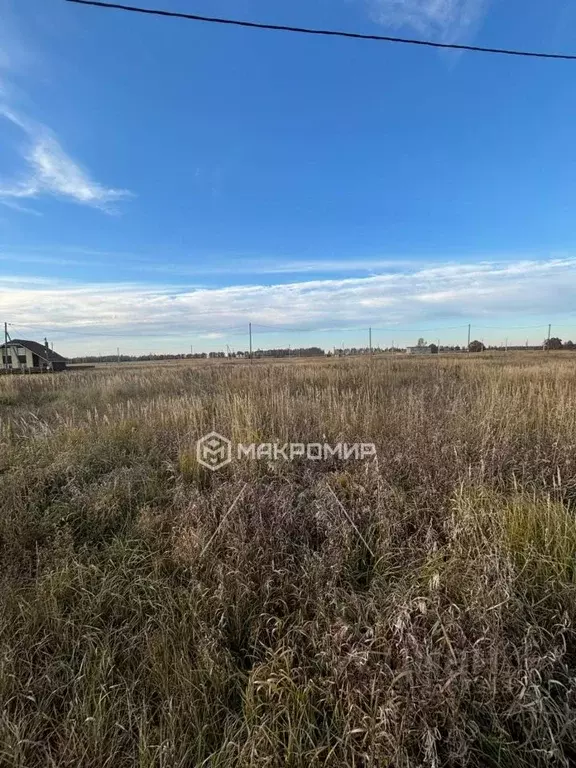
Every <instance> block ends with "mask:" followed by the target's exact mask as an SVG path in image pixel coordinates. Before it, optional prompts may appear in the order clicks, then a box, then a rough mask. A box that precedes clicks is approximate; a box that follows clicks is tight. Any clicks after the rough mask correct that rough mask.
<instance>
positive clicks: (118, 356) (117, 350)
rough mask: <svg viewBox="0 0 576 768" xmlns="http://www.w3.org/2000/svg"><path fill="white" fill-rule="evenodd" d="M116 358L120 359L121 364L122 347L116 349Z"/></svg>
mask: <svg viewBox="0 0 576 768" xmlns="http://www.w3.org/2000/svg"><path fill="white" fill-rule="evenodd" d="M116 357H117V358H118V362H120V347H116Z"/></svg>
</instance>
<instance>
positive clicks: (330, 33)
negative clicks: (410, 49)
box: [66, 0, 576, 61]
mask: <svg viewBox="0 0 576 768" xmlns="http://www.w3.org/2000/svg"><path fill="white" fill-rule="evenodd" d="M66 2H68V3H77V4H79V5H92V6H95V7H96V8H109V9H113V10H118V11H129V12H132V13H144V14H147V15H149V16H164V17H169V18H174V19H187V20H188V21H201V22H205V23H207V24H226V25H228V26H234V27H247V28H249V29H266V30H273V31H277V32H295V33H298V34H301V35H321V36H324V37H345V38H351V39H353V40H374V41H376V42H382V43H401V44H403V45H420V46H424V47H427V48H444V49H449V50H455V51H474V52H476V53H493V54H500V55H503V56H524V57H529V58H534V59H562V60H564V61H576V54H568V53H546V52H542V51H522V50H514V49H511V48H487V47H484V46H480V45H461V44H458V43H439V42H436V41H433V40H418V39H413V38H407V37H392V36H390V35H369V34H363V33H361V32H346V31H344V30H337V29H315V28H311V27H293V26H287V25H284V24H265V23H263V22H256V21H242V20H240V19H222V18H219V17H214V16H200V15H198V14H196V13H182V12H179V11H166V10H161V9H158V8H141V7H140V6H135V5H123V4H120V3H102V2H100V1H99V0H66Z"/></svg>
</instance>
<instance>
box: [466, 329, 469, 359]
mask: <svg viewBox="0 0 576 768" xmlns="http://www.w3.org/2000/svg"><path fill="white" fill-rule="evenodd" d="M466 351H467V352H470V323H468V346H467V347H466Z"/></svg>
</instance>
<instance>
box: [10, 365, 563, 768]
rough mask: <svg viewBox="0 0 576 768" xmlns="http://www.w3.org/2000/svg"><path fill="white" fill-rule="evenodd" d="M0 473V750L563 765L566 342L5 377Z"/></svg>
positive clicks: (195, 761)
mask: <svg viewBox="0 0 576 768" xmlns="http://www.w3.org/2000/svg"><path fill="white" fill-rule="evenodd" d="M212 429H216V430H217V431H219V432H221V433H222V434H223V435H226V436H228V437H229V438H231V439H232V440H234V441H238V442H243V443H250V442H257V441H264V442H276V441H277V442H281V443H283V442H288V441H293V442H329V443H336V442H338V441H343V442H347V443H353V442H355V441H360V442H374V443H375V444H376V445H377V449H378V456H377V459H376V460H370V461H341V460H338V459H333V460H331V461H328V462H303V461H296V462H292V463H290V462H276V463H273V464H272V463H269V462H267V461H249V460H243V461H238V460H236V461H233V462H232V463H231V464H230V465H229V466H228V467H225V468H223V469H221V470H219V471H217V472H210V471H208V470H206V469H204V468H203V467H202V466H200V465H199V464H198V462H197V460H196V456H195V441H196V439H197V438H199V437H200V436H201V435H203V434H205V433H207V432H209V431H210V430H212ZM0 483H1V492H0V552H1V558H2V567H1V571H0V576H1V584H0V622H1V623H0V665H1V666H0V765H1V766H21V767H22V768H24V767H26V768H40V767H41V768H50V767H51V766H58V767H59V768H60V767H68V766H69V767H70V768H78V767H79V766H82V767H84V766H86V767H87V766H90V767H91V768H92V767H93V768H104V766H109V767H110V768H124V766H142V768H152V767H153V766H154V768H156V767H158V768H160V767H162V768H188V767H189V768H193V767H194V768H195V767H196V766H213V767H219V768H229V767H231V766H258V767H262V768H263V767H264V766H266V767H267V768H268V767H270V768H276V766H278V767H280V766H285V767H286V766H288V767H293V768H296V767H297V766H298V767H299V766H302V767H305V768H314V767H316V766H334V768H343V767H346V766H355V767H357V768H369V767H374V768H376V767H378V768H380V767H381V766H389V767H390V768H408V767H412V766H429V767H430V768H434V767H435V766H438V767H440V766H454V768H457V767H460V766H478V767H480V766H540V765H541V766H563V765H565V766H571V765H574V764H575V761H576V747H575V746H574V745H575V744H576V629H575V625H574V620H575V615H576V559H575V557H576V520H575V513H576V355H571V354H569V353H559V354H557V355H556V354H554V353H549V354H544V353H531V354H523V353H518V354H510V355H504V354H501V355H495V356H490V355H487V354H486V355H479V356H470V357H469V358H468V357H465V356H462V357H458V358H456V357H453V358H448V357H446V358H444V357H440V358H428V359H407V358H404V357H403V358H400V357H396V358H381V359H374V360H368V359H362V358H358V359H353V360H333V361H315V362H295V361H292V362H287V363H260V362H258V363H255V364H254V365H249V364H247V363H234V364H228V363H213V364H212V363H208V364H202V363H198V364H194V363H189V364H186V363H182V364H177V365H165V366H157V367H153V366H134V367H132V366H130V365H125V366H122V365H120V366H116V367H114V366H111V367H108V368H99V369H95V370H93V371H83V372H76V373H69V374H61V375H54V376H50V375H45V376H30V377H28V376H4V377H1V378H0Z"/></svg>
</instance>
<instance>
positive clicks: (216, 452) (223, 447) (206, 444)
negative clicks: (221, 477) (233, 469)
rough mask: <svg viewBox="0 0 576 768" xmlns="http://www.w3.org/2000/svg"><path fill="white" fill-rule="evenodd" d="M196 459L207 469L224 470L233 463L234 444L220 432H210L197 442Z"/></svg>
mask: <svg viewBox="0 0 576 768" xmlns="http://www.w3.org/2000/svg"><path fill="white" fill-rule="evenodd" d="M196 458H197V459H198V463H199V464H202V466H203V467H206V469H211V470H212V471H215V470H216V469H222V467H225V466H226V464H230V462H231V461H232V443H231V442H230V440H228V438H226V437H223V436H222V435H220V434H218V432H210V433H209V434H207V435H204V437H201V438H200V440H198V441H197V442H196Z"/></svg>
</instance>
